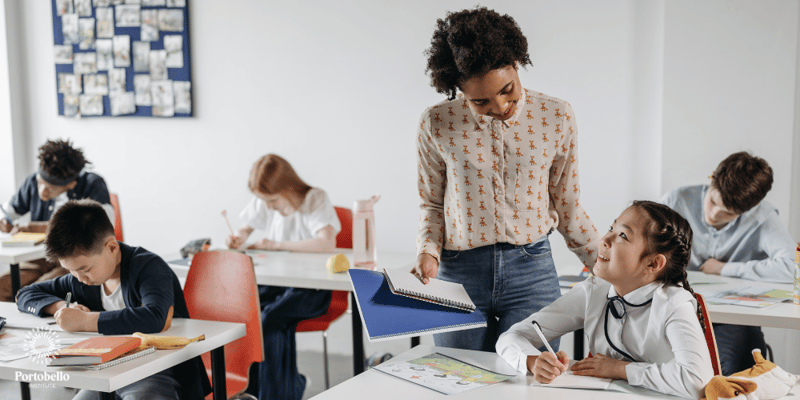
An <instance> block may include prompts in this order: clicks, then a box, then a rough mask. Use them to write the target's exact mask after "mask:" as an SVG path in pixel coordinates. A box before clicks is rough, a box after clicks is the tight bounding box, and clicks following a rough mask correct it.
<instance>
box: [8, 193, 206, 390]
mask: <svg viewBox="0 0 800 400" xmlns="http://www.w3.org/2000/svg"><path fill="white" fill-rule="evenodd" d="M45 244H46V248H47V257H48V259H49V260H50V261H52V262H55V263H60V264H61V265H62V266H63V267H64V268H66V269H67V270H68V271H69V273H70V275H65V276H61V277H58V278H56V279H53V280H50V281H45V282H39V283H35V284H33V285H30V286H27V287H24V288H22V289H21V290H20V291H19V294H18V295H17V307H18V308H19V309H20V311H23V312H27V313H31V314H34V315H37V316H45V315H54V316H55V318H56V322H58V325H59V326H60V327H61V328H62V329H64V330H65V331H67V332H75V331H83V332H99V333H102V334H107V335H126V334H131V333H134V332H143V333H153V332H162V331H165V330H167V329H169V327H170V324H171V322H172V317H173V316H174V317H176V318H189V312H188V310H187V308H186V301H185V300H184V297H183V291H182V290H181V287H180V283H179V282H178V278H177V277H176V276H175V273H174V272H172V270H171V269H170V268H169V267H168V266H167V264H166V263H165V262H164V260H162V259H161V258H160V257H158V256H157V255H155V254H153V253H150V252H149V251H147V250H145V249H143V248H141V247H131V246H128V245H126V244H124V243H121V242H118V241H116V240H115V239H114V227H113V226H112V225H111V221H110V220H109V219H108V215H107V214H106V213H105V211H104V210H103V207H102V206H101V205H100V204H99V203H97V202H96V201H93V200H88V199H84V200H77V201H69V202H67V203H66V204H64V205H63V206H62V207H61V208H59V210H58V211H56V213H55V214H54V215H53V217H52V219H51V220H50V229H49V230H48V232H47V238H46V239H45ZM67 293H72V296H73V297H72V298H73V299H74V300H75V302H76V303H77V304H75V305H70V307H69V308H66V307H65V305H66V303H65V301H64V300H63V299H64V298H65V297H66V296H67ZM209 392H210V384H209V381H208V376H207V375H206V372H205V368H204V367H203V363H202V360H201V359H200V358H199V357H196V358H194V359H192V360H189V361H186V362H184V363H182V364H179V365H176V366H175V367H172V368H170V369H167V370H165V371H162V372H160V373H158V374H155V375H152V376H150V377H149V378H146V379H143V380H141V381H139V382H136V383H133V384H131V385H128V386H126V387H123V388H121V389H119V390H117V391H116V393H117V396H118V397H119V398H122V399H123V400H133V399H145V398H146V399H197V398H202V397H203V396H204V395H205V394H208V393H209ZM90 398H97V394H96V393H94V392H90V391H85V390H82V391H81V392H79V393H78V395H77V396H76V397H75V399H90Z"/></svg>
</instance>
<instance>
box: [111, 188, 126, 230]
mask: <svg viewBox="0 0 800 400" xmlns="http://www.w3.org/2000/svg"><path fill="white" fill-rule="evenodd" d="M109 197H111V207H113V208H114V236H115V237H116V239H117V240H119V241H120V242H124V241H125V239H124V237H123V236H122V214H120V211H119V197H118V196H117V194H116V193H109Z"/></svg>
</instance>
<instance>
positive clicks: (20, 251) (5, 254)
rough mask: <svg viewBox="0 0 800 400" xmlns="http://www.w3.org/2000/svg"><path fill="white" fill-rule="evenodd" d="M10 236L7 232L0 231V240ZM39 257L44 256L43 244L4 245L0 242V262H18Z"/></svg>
mask: <svg viewBox="0 0 800 400" xmlns="http://www.w3.org/2000/svg"><path fill="white" fill-rule="evenodd" d="M10 237H11V235H9V234H8V233H2V232H0V240H5V239H8V238H10ZM40 258H44V244H38V245H36V246H23V247H6V246H3V245H1V244H0V263H8V264H19V263H21V262H23V261H30V260H37V259H40Z"/></svg>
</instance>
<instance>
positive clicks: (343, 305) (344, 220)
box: [297, 207, 353, 390]
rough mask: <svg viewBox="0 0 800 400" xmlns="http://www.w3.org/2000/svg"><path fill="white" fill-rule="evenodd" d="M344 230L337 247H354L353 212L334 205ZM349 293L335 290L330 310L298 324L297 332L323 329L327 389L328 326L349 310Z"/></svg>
mask: <svg viewBox="0 0 800 400" xmlns="http://www.w3.org/2000/svg"><path fill="white" fill-rule="evenodd" d="M334 208H335V209H336V215H337V216H338V217H339V222H340V223H341V225H342V230H341V231H339V234H337V235H336V247H338V248H341V249H352V248H353V212H352V211H350V210H349V209H347V208H342V207H334ZM348 295H349V293H348V292H347V291H344V290H334V291H333V296H331V304H330V305H329V306H328V311H326V312H325V314H322V315H320V316H319V317H316V318H312V319H307V320H305V321H301V322H300V323H299V324H297V332H316V331H322V353H323V354H324V356H325V358H324V365H325V389H326V390H327V389H328V388H330V375H329V372H328V327H330V325H331V323H333V321H335V320H337V319H338V318H339V317H341V316H342V314H344V313H345V312H346V311H347V297H348Z"/></svg>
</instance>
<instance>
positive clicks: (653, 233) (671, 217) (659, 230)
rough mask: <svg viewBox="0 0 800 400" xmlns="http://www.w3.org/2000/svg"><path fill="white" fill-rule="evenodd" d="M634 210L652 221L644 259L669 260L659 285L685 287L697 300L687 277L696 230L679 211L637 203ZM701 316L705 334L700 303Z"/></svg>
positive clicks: (654, 204)
mask: <svg viewBox="0 0 800 400" xmlns="http://www.w3.org/2000/svg"><path fill="white" fill-rule="evenodd" d="M631 207H633V208H636V209H638V210H640V211H643V212H644V213H645V214H647V216H649V217H650V221H649V223H647V224H646V226H645V232H646V238H647V250H646V251H645V254H644V255H643V257H645V256H648V255H650V254H663V255H664V257H666V258H667V263H666V265H665V266H664V269H663V270H662V272H661V276H659V277H658V279H657V280H656V281H658V282H662V283H666V284H670V285H675V286H681V287H683V288H684V289H686V290H688V291H689V293H691V294H692V296H694V294H695V293H694V290H692V287H691V286H689V281H688V279H687V275H686V266H687V265H689V260H690V258H691V256H692V227H691V226H690V225H689V222H688V221H686V218H683V217H682V216H681V215H680V214H678V213H677V212H676V211H675V210H673V209H671V208H669V207H667V206H665V205H663V204H659V203H655V202H652V201H646V200H636V201H634V202H633V204H632V205H631ZM697 315H698V316H699V317H700V326H701V327H702V328H703V331H705V329H706V323H705V321H704V320H703V318H702V313H701V312H700V303H699V302H698V303H697Z"/></svg>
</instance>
